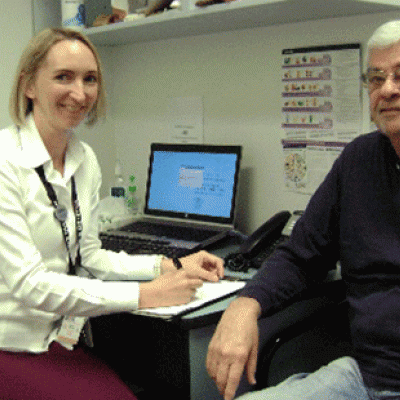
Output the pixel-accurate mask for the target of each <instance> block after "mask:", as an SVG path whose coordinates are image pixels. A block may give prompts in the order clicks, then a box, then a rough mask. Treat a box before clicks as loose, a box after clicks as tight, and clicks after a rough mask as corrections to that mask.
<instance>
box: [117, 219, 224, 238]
mask: <svg viewBox="0 0 400 400" xmlns="http://www.w3.org/2000/svg"><path fill="white" fill-rule="evenodd" d="M118 230H120V231H123V232H134V233H143V234H146V235H150V236H155V237H165V236H167V237H168V238H170V239H175V240H186V241H191V242H198V243H200V242H203V241H205V240H206V239H208V238H209V237H211V236H215V235H217V234H218V233H220V231H218V230H213V229H202V228H200V227H189V226H180V225H179V226H177V225H169V224H162V223H154V222H150V221H135V222H132V223H131V224H129V225H126V226H124V227H122V228H119V229H118ZM167 232H168V233H167Z"/></svg>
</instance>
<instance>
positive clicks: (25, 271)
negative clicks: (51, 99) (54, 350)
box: [0, 117, 158, 352]
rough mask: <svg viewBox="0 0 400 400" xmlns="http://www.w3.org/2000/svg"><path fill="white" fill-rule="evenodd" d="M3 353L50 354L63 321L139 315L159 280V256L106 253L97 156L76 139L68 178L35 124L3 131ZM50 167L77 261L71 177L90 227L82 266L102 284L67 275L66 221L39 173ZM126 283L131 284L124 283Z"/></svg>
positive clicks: (0, 342) (50, 178) (0, 287)
mask: <svg viewBox="0 0 400 400" xmlns="http://www.w3.org/2000/svg"><path fill="white" fill-rule="evenodd" d="M0 138H1V143H2V145H1V147H2V150H1V154H0V210H1V211H0V349H3V350H11V351H31V352H43V351H46V350H47V349H48V346H49V344H50V343H51V341H53V340H54V338H55V335H56V332H55V330H56V329H55V326H56V323H57V321H59V320H60V318H61V316H63V315H74V316H96V315H101V314H106V313H112V312H122V311H130V310H134V309H136V308H137V307H138V301H139V283H138V282H132V280H136V281H138V280H151V279H154V277H155V276H154V265H155V264H156V262H157V261H158V258H157V256H130V255H128V254H126V253H124V252H121V253H113V252H111V251H106V250H103V249H101V248H100V247H101V242H100V240H99V238H98V231H97V229H98V222H97V221H98V219H97V208H98V203H99V188H100V184H101V174H100V168H99V165H98V162H97V159H96V156H95V154H94V152H93V151H92V149H91V148H90V147H89V146H88V145H86V144H84V143H82V142H80V141H79V140H78V139H77V138H76V137H75V136H73V137H72V138H71V140H70V142H69V146H68V151H67V155H66V160H65V172H64V176H62V175H61V174H60V173H59V172H58V171H57V170H55V169H54V168H53V163H52V160H51V158H50V156H49V154H48V152H47V150H46V147H45V146H44V144H43V141H42V140H41V137H40V135H39V133H38V131H37V129H36V126H35V123H34V120H33V118H32V117H29V118H28V123H27V124H26V126H24V127H22V128H21V129H20V130H19V131H18V130H17V129H16V127H10V128H8V129H4V130H2V131H0ZM39 165H43V166H44V171H45V175H46V178H47V180H48V181H49V182H50V183H51V184H52V186H53V188H54V190H55V192H56V195H57V198H58V201H59V204H61V205H63V206H64V207H66V208H67V210H68V218H67V221H66V223H67V226H68V230H69V233H70V241H71V250H72V252H73V253H74V254H75V253H76V243H75V239H76V236H75V214H74V211H73V207H72V203H71V177H72V176H74V177H75V182H76V187H77V193H78V199H79V204H80V210H81V214H82V221H83V232H82V239H81V256H82V264H83V265H84V266H85V267H86V268H87V269H89V270H90V272H91V273H92V274H93V275H95V276H96V277H97V278H98V279H88V278H82V277H77V276H70V275H67V270H68V253H67V249H66V245H65V242H64V237H63V234H62V230H61V226H60V223H59V221H57V220H56V219H55V217H54V208H53V206H52V204H51V202H50V200H49V198H48V196H47V193H46V190H45V188H44V186H43V183H42V182H41V180H40V178H39V176H38V175H37V173H36V171H35V169H34V168H35V167H37V166H39ZM118 280H125V281H123V282H121V281H118Z"/></svg>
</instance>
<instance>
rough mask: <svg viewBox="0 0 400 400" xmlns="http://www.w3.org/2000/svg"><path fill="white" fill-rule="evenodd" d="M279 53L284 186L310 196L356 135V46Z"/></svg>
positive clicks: (359, 111)
mask: <svg viewBox="0 0 400 400" xmlns="http://www.w3.org/2000/svg"><path fill="white" fill-rule="evenodd" d="M282 57H283V59H282V78H281V79H282V132H283V139H282V147H283V157H284V161H283V162H284V179H285V187H286V188H287V189H288V190H291V191H296V192H301V193H306V194H312V193H314V191H315V190H316V188H317V187H318V186H319V184H320V183H321V182H322V180H323V179H324V177H325V175H326V174H327V173H328V171H329V170H330V168H331V166H332V164H333V162H334V160H335V159H336V158H337V156H338V155H339V154H340V152H341V150H342V149H343V148H344V146H345V144H346V143H348V142H349V141H351V140H352V139H354V138H355V137H356V136H358V135H359V134H360V133H361V127H362V107H361V84H360V76H361V69H360V66H361V57H360V45H359V44H346V45H335V46H323V47H321V46H320V47H310V48H298V49H285V50H283V51H282Z"/></svg>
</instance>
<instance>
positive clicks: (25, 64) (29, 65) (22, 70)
mask: <svg viewBox="0 0 400 400" xmlns="http://www.w3.org/2000/svg"><path fill="white" fill-rule="evenodd" d="M63 40H79V41H81V42H82V43H83V44H85V45H86V46H87V47H88V48H89V49H90V50H91V51H92V53H93V55H94V58H95V60H96V63H97V69H98V70H97V77H98V81H97V82H98V95H97V100H96V103H95V104H94V106H93V108H92V109H91V110H90V112H89V114H88V116H87V120H86V124H87V125H89V126H91V125H93V124H95V123H96V121H97V120H98V119H99V117H103V116H105V108H106V99H105V97H106V96H105V89H104V81H103V72H102V66H101V62H100V57H99V54H98V52H97V50H96V48H95V47H94V45H93V44H92V43H91V41H90V40H89V39H88V38H87V37H86V36H85V35H83V34H82V33H81V32H78V31H75V30H73V29H67V28H49V29H45V30H44V31H42V32H41V33H39V34H38V35H37V36H35V37H34V38H32V39H31V41H30V42H29V44H28V46H27V47H26V48H25V50H24V52H23V53H22V57H21V59H20V62H19V65H18V69H17V73H16V75H15V80H14V85H13V87H12V91H11V96H10V115H11V118H12V120H13V121H14V123H15V124H16V125H17V126H22V125H24V124H25V122H26V116H27V115H28V114H29V113H30V112H31V111H32V110H33V103H32V100H31V99H29V98H28V97H27V96H26V95H25V91H26V88H27V86H28V85H29V84H31V83H32V82H33V81H34V80H35V77H36V73H37V71H38V70H39V68H40V67H41V66H42V64H43V62H44V61H45V59H46V57H47V54H48V53H49V51H50V49H51V48H52V47H53V46H54V45H55V44H56V43H59V42H61V41H63Z"/></svg>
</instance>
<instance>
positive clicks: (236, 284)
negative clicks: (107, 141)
mask: <svg viewBox="0 0 400 400" xmlns="http://www.w3.org/2000/svg"><path fill="white" fill-rule="evenodd" d="M245 284H246V282H243V281H228V280H220V281H219V282H204V283H203V286H201V287H200V288H198V289H197V291H196V296H195V298H194V300H192V301H191V302H190V303H187V304H184V305H181V306H171V307H158V308H143V309H141V310H136V311H133V313H134V314H137V315H147V316H152V317H159V318H166V319H170V318H174V317H178V316H181V315H184V314H187V313H188V312H191V311H194V310H197V309H199V308H201V307H203V306H205V305H207V304H210V303H213V302H215V301H219V300H222V299H224V298H226V297H229V296H233V295H234V294H235V293H237V292H238V291H239V290H240V289H242V288H243V287H244V285H245Z"/></svg>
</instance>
